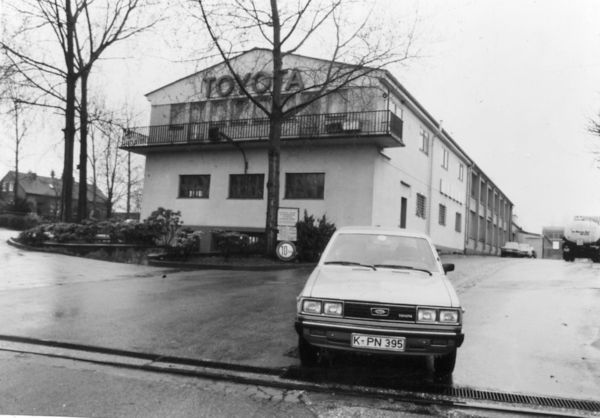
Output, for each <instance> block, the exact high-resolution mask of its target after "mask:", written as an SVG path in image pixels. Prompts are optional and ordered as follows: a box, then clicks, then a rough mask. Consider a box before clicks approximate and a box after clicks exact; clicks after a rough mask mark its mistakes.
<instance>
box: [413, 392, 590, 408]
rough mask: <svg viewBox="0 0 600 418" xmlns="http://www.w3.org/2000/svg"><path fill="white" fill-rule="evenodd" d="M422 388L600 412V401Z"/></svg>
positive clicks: (495, 399) (481, 397)
mask: <svg viewBox="0 0 600 418" xmlns="http://www.w3.org/2000/svg"><path fill="white" fill-rule="evenodd" d="M421 389H422V390H424V391H425V392H428V393H432V394H436V395H446V396H452V397H456V398H463V399H475V400H480V401H494V402H502V403H511V404H513V403H516V404H521V405H532V406H542V407H550V408H566V409H577V410H580V411H588V412H600V402H598V401H590V400H579V399H567V398H557V397H551V396H537V395H522V394H518V393H506V392H493V391H487V390H479V389H471V388H460V387H442V386H430V387H427V388H421Z"/></svg>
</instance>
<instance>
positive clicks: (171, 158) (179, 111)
mask: <svg viewBox="0 0 600 418" xmlns="http://www.w3.org/2000/svg"><path fill="white" fill-rule="evenodd" d="M271 59H272V55H271V52H270V51H269V50H265V49H252V50H249V51H246V52H244V53H242V54H240V55H238V56H237V57H235V58H233V59H232V60H231V65H232V67H233V68H234V71H235V72H236V73H237V74H238V75H239V76H240V79H241V80H244V82H245V83H246V88H247V90H248V91H250V92H251V93H252V94H253V95H254V97H255V98H256V100H257V101H259V102H260V103H261V104H262V105H263V106H265V107H269V106H270V100H271V99H270V87H271V84H270V83H271V77H270V74H269V71H270V69H271V68H272V63H271ZM332 65H333V71H336V70H339V69H340V68H344V67H347V64H343V63H331V62H329V61H323V60H319V59H316V58H311V57H306V56H301V55H294V54H288V55H286V56H285V57H284V62H283V66H284V68H285V69H286V70H285V77H284V85H283V95H284V97H287V98H289V100H291V102H292V103H293V104H299V103H301V102H302V103H306V102H307V100H310V99H311V97H313V98H314V97H315V96H314V95H315V94H317V93H318V92H319V88H318V87H313V86H315V84H316V85H317V86H318V84H319V83H318V82H319V80H322V79H323V76H324V74H326V73H328V71H329V70H331V66H332ZM334 87H335V86H332V87H331V88H332V90H333V91H332V92H331V93H330V94H329V95H328V96H326V97H323V98H321V99H319V100H315V101H313V102H312V103H310V104H309V105H307V106H306V107H304V108H303V109H302V110H301V111H300V112H298V113H297V114H295V115H294V116H293V117H291V118H289V119H286V120H285V121H284V122H283V125H282V138H281V166H280V184H281V190H280V207H282V208H287V209H289V210H295V211H297V212H298V213H300V216H302V213H303V212H304V211H307V212H308V213H309V214H311V215H315V216H316V217H320V216H322V215H326V216H327V218H328V219H329V220H330V221H333V222H334V223H335V224H336V226H337V227H342V226H345V225H381V226H385V227H400V228H405V229H408V230H412V231H418V232H424V233H426V234H428V235H429V236H430V237H431V238H432V240H433V242H434V244H435V245H436V247H437V248H438V249H440V250H443V251H448V252H461V253H462V252H465V251H467V250H470V251H471V252H476V253H486V254H499V252H500V251H499V249H500V247H501V246H502V245H503V244H504V242H505V241H506V240H507V237H508V235H509V232H510V229H511V226H510V224H511V214H512V203H511V201H510V200H509V199H508V198H507V197H506V196H505V195H504V193H503V192H502V191H501V190H500V188H499V187H497V186H496V185H495V184H493V183H492V182H491V181H490V180H489V178H488V177H487V176H486V175H485V173H484V172H483V171H482V170H481V169H480V168H479V167H477V166H476V165H475V163H474V161H473V160H472V159H471V158H470V157H469V156H468V155H467V154H466V153H465V152H464V150H462V149H461V147H460V146H459V145H458V144H457V142H456V141H455V140H454V139H453V138H452V137H451V136H450V134H449V133H448V132H447V131H445V130H444V129H442V127H441V125H440V123H439V121H437V120H436V119H435V118H434V117H433V116H432V115H431V114H430V113H428V112H427V110H426V109H425V108H424V107H423V106H422V105H421V104H420V103H419V102H418V101H417V99H416V98H415V97H413V96H412V95H411V94H410V93H409V92H408V91H407V90H406V89H405V88H404V87H403V86H402V84H401V83H400V82H399V81H398V80H397V79H396V78H395V77H394V76H393V75H392V74H391V73H390V72H388V71H386V70H374V71H373V72H372V73H370V74H369V75H368V76H362V77H359V78H357V79H355V80H354V81H352V82H351V83H349V84H348V85H346V86H343V88H334ZM239 90H240V89H239V88H238V87H237V85H236V84H235V80H234V78H233V77H232V76H231V74H230V72H229V69H228V68H227V66H226V65H225V64H224V63H220V64H217V65H214V66H212V67H209V68H206V69H204V70H201V71H199V72H198V73H195V74H192V75H190V76H188V77H185V78H183V79H180V80H177V81H175V82H173V83H170V84H168V85H166V86H163V87H160V88H158V89H157V90H154V91H152V92H150V93H148V94H147V95H146V97H147V98H148V100H149V102H150V104H151V110H150V126H145V127H138V128H133V129H131V130H128V131H127V132H126V134H125V137H124V139H123V145H122V148H123V149H125V150H128V151H132V152H135V153H138V154H142V155H144V156H145V157H146V172H145V179H144V199H143V202H142V213H141V216H142V218H145V217H147V216H148V215H149V214H150V213H151V212H152V211H153V210H155V209H156V208H157V207H159V206H162V207H167V208H169V209H173V210H178V211H181V213H182V218H183V220H184V222H185V224H186V225H187V226H190V227H193V228H196V229H203V230H206V231H211V230H224V229H225V230H236V231H246V232H254V233H262V232H264V228H265V212H266V207H267V201H266V195H267V193H266V186H267V184H266V179H267V174H268V134H269V120H268V119H267V118H266V115H265V113H264V112H263V111H262V110H261V109H260V107H258V106H256V105H254V103H252V102H251V101H250V100H249V99H248V98H247V97H245V96H244V95H243V94H242V93H241V92H240V91H239ZM473 172H475V174H473ZM471 181H476V185H474V186H473V187H471V186H470V184H471ZM472 223H476V225H475V226H473V225H472ZM467 231H471V232H472V233H473V234H474V235H475V237H474V238H473V239H472V240H471V239H469V237H468V234H467ZM207 241H209V240H205V241H203V245H206V243H207ZM206 249H207V248H203V250H206Z"/></svg>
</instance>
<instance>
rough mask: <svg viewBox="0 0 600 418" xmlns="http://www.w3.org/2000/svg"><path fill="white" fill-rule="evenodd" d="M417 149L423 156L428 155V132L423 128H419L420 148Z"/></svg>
mask: <svg viewBox="0 0 600 418" xmlns="http://www.w3.org/2000/svg"><path fill="white" fill-rule="evenodd" d="M419 149H420V150H421V151H422V152H423V154H425V155H429V132H427V131H426V130H425V128H421V147H420V148H419Z"/></svg>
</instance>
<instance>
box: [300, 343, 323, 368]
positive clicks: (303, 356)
mask: <svg viewBox="0 0 600 418" xmlns="http://www.w3.org/2000/svg"><path fill="white" fill-rule="evenodd" d="M298 355H299V356H300V364H301V365H303V366H308V367H311V366H316V365H317V363H318V362H319V349H318V348H316V347H313V346H312V345H310V344H309V343H308V342H307V341H306V340H305V339H304V338H303V337H301V336H300V337H298Z"/></svg>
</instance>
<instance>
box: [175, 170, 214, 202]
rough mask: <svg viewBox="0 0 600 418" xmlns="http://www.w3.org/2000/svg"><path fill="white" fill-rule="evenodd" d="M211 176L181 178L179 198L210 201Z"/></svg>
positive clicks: (186, 176)
mask: <svg viewBox="0 0 600 418" xmlns="http://www.w3.org/2000/svg"><path fill="white" fill-rule="evenodd" d="M209 189H210V175H207V174H205V175H185V176H179V197H181V198H195V199H208V191H209Z"/></svg>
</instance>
